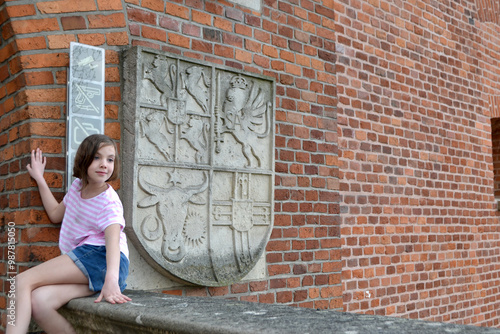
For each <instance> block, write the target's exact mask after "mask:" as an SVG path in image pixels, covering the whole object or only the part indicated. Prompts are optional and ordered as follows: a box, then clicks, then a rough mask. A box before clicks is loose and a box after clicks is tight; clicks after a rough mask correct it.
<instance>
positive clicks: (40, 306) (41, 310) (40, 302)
mask: <svg viewBox="0 0 500 334" xmlns="http://www.w3.org/2000/svg"><path fill="white" fill-rule="evenodd" d="M50 301H51V296H50V295H49V294H47V293H46V291H45V289H43V288H39V289H35V290H33V291H32V292H31V313H32V316H33V318H34V319H35V321H36V322H39V321H40V320H41V319H43V318H44V317H45V315H46V314H48V313H50V312H52V311H53V307H52V305H51V303H50Z"/></svg>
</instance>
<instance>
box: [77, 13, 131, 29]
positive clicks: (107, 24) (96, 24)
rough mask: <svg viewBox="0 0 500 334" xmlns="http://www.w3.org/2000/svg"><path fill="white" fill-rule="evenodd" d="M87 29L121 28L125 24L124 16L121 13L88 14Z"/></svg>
mask: <svg viewBox="0 0 500 334" xmlns="http://www.w3.org/2000/svg"><path fill="white" fill-rule="evenodd" d="M87 19H88V21H89V29H100V28H101V29H102V28H123V27H125V26H126V22H125V17H124V16H123V14H122V13H116V14H109V15H101V14H97V15H88V16H87Z"/></svg>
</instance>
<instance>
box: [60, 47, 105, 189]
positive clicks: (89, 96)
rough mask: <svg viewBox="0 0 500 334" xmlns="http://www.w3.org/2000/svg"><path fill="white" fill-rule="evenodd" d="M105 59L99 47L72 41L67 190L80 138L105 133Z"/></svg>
mask: <svg viewBox="0 0 500 334" xmlns="http://www.w3.org/2000/svg"><path fill="white" fill-rule="evenodd" d="M104 58H105V52H104V49H102V48H97V47H94V46H90V45H85V44H80V43H75V42H71V44H70V52H69V70H68V113H67V124H66V129H67V130H66V132H67V135H66V138H67V145H66V146H67V151H66V159H67V160H66V161H67V163H66V180H67V183H66V187H67V189H69V187H70V186H71V183H72V182H73V177H72V174H73V163H74V158H75V155H76V150H77V149H78V146H80V144H81V142H82V141H83V139H85V138H86V137H87V136H90V135H92V134H96V133H104Z"/></svg>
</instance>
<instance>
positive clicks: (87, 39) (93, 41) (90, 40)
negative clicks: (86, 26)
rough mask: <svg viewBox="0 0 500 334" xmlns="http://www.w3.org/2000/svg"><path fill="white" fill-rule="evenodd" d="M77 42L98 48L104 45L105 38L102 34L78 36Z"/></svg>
mask: <svg viewBox="0 0 500 334" xmlns="http://www.w3.org/2000/svg"><path fill="white" fill-rule="evenodd" d="M77 38H78V42H79V43H82V44H87V45H93V46H100V45H103V44H104V43H106V37H105V35H103V34H78V35H77Z"/></svg>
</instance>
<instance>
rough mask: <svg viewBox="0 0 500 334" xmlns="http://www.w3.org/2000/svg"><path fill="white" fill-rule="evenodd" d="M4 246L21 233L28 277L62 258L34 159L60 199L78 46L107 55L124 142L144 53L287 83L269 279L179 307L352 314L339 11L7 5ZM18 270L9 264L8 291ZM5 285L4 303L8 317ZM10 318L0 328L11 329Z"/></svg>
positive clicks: (205, 4)
mask: <svg viewBox="0 0 500 334" xmlns="http://www.w3.org/2000/svg"><path fill="white" fill-rule="evenodd" d="M0 8H1V10H0V31H1V34H2V44H1V46H0V80H1V83H0V130H1V135H0V191H1V195H0V210H1V213H0V222H1V230H0V243H1V245H2V252H3V255H4V256H3V257H2V259H5V258H6V257H5V255H6V247H5V246H6V242H7V241H6V240H7V233H6V224H7V222H9V221H14V222H15V223H16V231H17V239H18V243H17V248H16V254H17V258H16V263H17V270H19V271H22V270H25V269H26V268H27V267H29V266H32V265H34V264H36V263H39V262H40V261H45V260H47V259H50V258H52V257H54V256H56V255H58V254H59V251H58V248H57V238H58V229H57V227H55V226H54V225H51V224H50V222H49V220H48V218H47V216H46V214H45V213H44V211H43V208H42V206H41V201H40V198H39V196H38V192H37V190H36V187H35V183H34V181H32V180H31V179H30V177H29V175H28V173H26V171H25V165H26V164H27V162H28V160H29V152H30V150H32V149H33V148H36V147H38V146H40V147H41V148H42V150H43V151H44V152H45V153H46V154H47V156H48V157H49V160H48V161H49V163H48V166H47V172H46V178H47V180H48V182H49V185H50V186H51V187H52V189H53V191H55V192H56V193H57V197H58V198H59V199H62V196H63V190H64V188H65V184H64V177H63V176H64V169H65V162H66V161H65V155H64V152H65V147H66V142H65V133H66V132H65V117H66V115H65V113H66V110H65V106H66V70H67V66H68V64H69V59H68V51H69V43H70V42H71V41H75V42H80V43H85V44H90V45H95V46H100V47H103V48H105V49H106V97H105V100H106V126H105V132H106V134H108V135H110V136H111V137H112V138H114V139H116V140H119V139H120V122H119V119H120V113H121V105H120V101H121V95H122V94H126V92H122V91H121V88H122V82H121V74H120V69H121V58H120V56H121V51H123V50H126V49H127V48H128V47H130V46H133V45H144V46H148V47H152V48H156V49H161V50H164V51H168V52H172V53H176V54H181V55H183V56H186V57H190V58H194V59H203V60H205V61H209V62H214V63H217V64H223V65H225V66H229V67H232V68H237V69H241V70H244V71H249V72H254V73H259V74H264V75H268V76H272V77H274V78H276V81H277V87H276V92H277V98H276V108H275V109H276V115H275V123H276V191H275V212H276V215H275V227H274V230H273V233H272V236H271V240H270V242H269V244H268V247H267V259H266V260H267V264H268V265H267V270H268V273H269V279H266V280H262V281H258V282H250V283H241V284H234V285H232V286H229V287H224V288H210V289H207V288H189V289H188V288H186V289H182V290H175V291H166V293H172V294H184V295H204V296H223V297H228V298H236V299H240V300H249V301H255V302H263V303H283V304H288V305H299V306H304V307H314V308H332V309H341V308H342V292H341V285H340V276H341V274H340V272H341V263H340V228H339V223H340V221H339V202H338V201H339V196H338V187H339V182H338V178H337V176H338V166H337V125H336V109H335V106H336V103H337V100H336V79H335V53H334V52H335V40H334V39H335V35H334V28H335V24H334V11H333V1H332V0H325V1H320V2H314V1H308V0H304V1H301V2H300V4H299V3H296V2H288V1H270V0H269V1H263V10H262V13H256V12H253V11H250V10H246V9H244V8H243V7H239V6H233V5H232V4H230V3H228V2H219V1H199V0H185V1H162V0H142V1H139V0H125V1H121V0H112V1H110V0H97V1H95V0H80V1H69V0H63V1H44V2H37V3H36V4H29V5H18V4H16V2H9V1H7V2H5V1H0ZM6 271H7V267H6V262H5V261H1V262H0V276H1V278H2V280H5V278H6V276H5V273H6ZM7 289H8V285H7V283H6V282H5V281H4V284H3V289H2V291H0V307H1V309H2V310H4V309H5V306H6V292H7ZM5 316H6V314H5V312H3V311H2V325H3V324H5Z"/></svg>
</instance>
